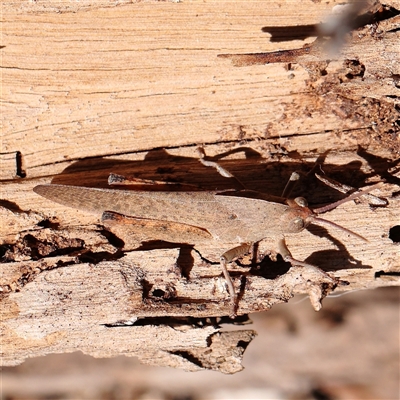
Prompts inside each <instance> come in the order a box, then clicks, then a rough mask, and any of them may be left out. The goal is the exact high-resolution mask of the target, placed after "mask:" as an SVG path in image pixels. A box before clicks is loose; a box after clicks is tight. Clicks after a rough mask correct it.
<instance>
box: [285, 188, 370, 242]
mask: <svg viewBox="0 0 400 400" xmlns="http://www.w3.org/2000/svg"><path fill="white" fill-rule="evenodd" d="M354 197H355V196H354ZM345 201H348V200H347V199H344V200H342V201H340V202H336V203H333V204H330V205H328V206H326V207H323V208H317V209H314V210H312V209H310V208H309V207H308V204H307V200H306V199H305V198H304V197H296V198H295V199H288V201H287V203H288V205H289V208H288V209H287V210H286V211H285V213H284V215H283V216H282V220H283V224H284V225H283V226H284V231H285V232H286V233H297V232H301V231H302V230H303V229H305V228H307V227H308V226H309V225H310V224H315V225H320V226H329V227H335V228H337V229H340V230H341V231H343V232H346V233H347V234H349V235H352V236H355V237H357V238H358V239H361V240H363V241H365V242H368V240H367V239H365V238H364V237H363V236H361V235H359V234H357V233H355V232H353V231H351V230H350V229H347V228H345V227H343V226H340V225H338V224H335V223H334V222H331V221H328V220H326V219H324V218H320V217H319V216H318V215H319V214H323V213H324V212H326V211H329V210H332V209H333V208H336V207H337V206H338V205H340V204H342V203H344V202H345Z"/></svg>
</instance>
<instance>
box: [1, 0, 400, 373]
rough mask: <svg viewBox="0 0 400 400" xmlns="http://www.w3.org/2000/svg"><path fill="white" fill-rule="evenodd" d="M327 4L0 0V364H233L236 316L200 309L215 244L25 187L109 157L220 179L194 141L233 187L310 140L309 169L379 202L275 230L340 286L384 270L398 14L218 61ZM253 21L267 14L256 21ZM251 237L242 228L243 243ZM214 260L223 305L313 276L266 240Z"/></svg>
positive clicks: (300, 286) (206, 299)
mask: <svg viewBox="0 0 400 400" xmlns="http://www.w3.org/2000/svg"><path fill="white" fill-rule="evenodd" d="M335 4H336V3H335V2H330V3H314V2H309V3H305V2H303V3H301V4H299V3H298V2H294V1H283V2H280V3H279V6H276V4H275V3H271V2H268V1H251V2H245V1H243V2H240V6H239V5H238V2H232V1H219V0H218V1H217V0H210V1H206V2H204V1H197V0H193V1H184V2H174V1H171V2H157V1H146V2H131V1H129V2H124V1H123V2H121V1H119V2H118V3H117V2H101V1H96V2H91V1H87V2H84V3H82V2H79V3H77V2H64V3H62V4H61V3H60V2H55V1H43V2H42V1H37V2H32V3H16V2H6V3H4V6H3V20H4V21H3V23H2V30H3V36H2V43H1V46H2V48H1V49H0V51H1V52H2V82H3V87H2V98H3V103H2V115H1V122H2V132H3V135H2V150H1V157H0V161H1V198H2V199H1V202H0V206H1V207H0V213H1V215H0V218H1V221H2V223H1V225H0V228H1V231H0V239H1V242H2V255H3V257H2V268H1V270H2V271H1V287H2V290H3V291H2V300H1V301H2V307H1V310H2V323H1V334H2V343H3V352H4V353H3V356H2V363H3V364H4V365H16V364H18V363H21V362H22V361H23V360H24V359H26V358H28V357H35V356H39V355H44V354H49V353H56V352H57V353H61V352H72V351H76V350H78V349H80V350H82V351H83V352H85V353H88V354H92V355H94V356H97V357H111V356H115V355H118V354H125V355H128V356H137V357H139V358H140V359H141V360H142V361H143V362H146V363H150V364H153V365H170V366H176V367H179V368H184V369H187V370H199V369H215V370H219V371H222V372H224V373H233V372H237V371H239V370H240V369H241V361H240V360H241V357H242V355H243V352H244V349H245V347H246V345H247V343H249V342H250V341H251V339H252V337H253V336H254V332H253V331H251V330H240V331H237V332H234V333H233V332H224V331H223V330H221V328H220V325H219V324H220V323H221V321H223V322H224V323H228V322H229V320H228V319H224V316H225V315H227V312H228V309H229V302H228V301H227V297H226V292H225V290H224V286H223V282H222V281H221V279H220V270H219V266H218V263H217V261H218V257H219V256H220V254H221V250H224V249H221V248H216V247H215V246H214V245H213V244H212V243H211V244H209V245H203V246H202V247H196V246H194V248H191V247H187V246H183V245H182V243H180V242H176V241H173V243H167V242H166V241H164V242H154V241H153V240H152V238H151V237H150V238H149V237H147V236H146V232H147V231H146V229H145V228H144V227H140V228H141V229H137V230H136V231H135V230H133V231H132V230H127V229H126V227H121V226H106V225H103V224H101V223H100V221H99V219H98V218H97V217H96V216H93V215H90V214H86V213H84V212H80V211H76V210H74V209H68V208H65V207H62V206H60V205H57V204H55V203H51V202H49V201H47V200H45V199H43V198H40V197H39V196H37V195H36V194H35V193H33V191H32V188H33V187H34V186H36V185H37V184H40V183H50V182H53V183H59V184H70V185H71V184H72V185H84V186H90V187H107V184H106V182H107V176H108V174H109V173H110V172H114V173H120V174H122V175H133V176H137V177H140V178H144V179H155V180H170V181H178V182H182V183H186V184H193V185H198V186H200V187H202V188H204V189H215V188H222V189H224V188H232V187H235V183H234V182H233V181H232V180H229V179H224V178H222V177H220V176H219V175H218V174H217V172H215V171H213V170H211V171H210V170H209V169H207V168H205V167H204V166H202V165H201V164H200V163H199V162H198V160H197V155H196V147H197V146H198V145H200V144H205V145H206V151H207V154H208V155H209V156H215V157H216V159H217V160H220V162H221V163H222V165H223V166H224V167H226V168H227V169H228V170H230V171H231V172H233V173H234V174H235V175H236V176H238V178H239V179H240V180H241V181H242V182H246V185H247V186H248V187H249V188H250V189H254V190H260V191H263V192H265V193H270V194H274V195H280V193H281V191H282V189H283V186H284V183H285V181H286V180H287V178H288V177H289V176H290V173H291V172H293V171H294V170H300V171H301V172H304V173H307V172H308V171H310V170H311V169H312V167H313V166H314V163H315V161H316V160H317V159H318V158H319V159H320V161H321V162H322V168H323V169H324V172H325V173H326V174H327V175H328V176H331V177H334V178H336V179H337V180H339V181H342V182H344V183H347V184H350V185H352V186H353V187H356V188H358V187H362V186H364V185H365V184H366V183H368V182H369V181H374V180H382V179H385V180H386V183H385V184H384V185H383V186H382V188H381V189H379V190H378V191H377V195H379V196H381V197H384V198H387V199H388V203H389V204H388V206H387V207H379V208H374V209H371V207H370V206H369V205H368V204H367V203H365V202H358V203H359V204H355V203H354V202H353V203H348V204H346V205H343V206H341V207H339V208H338V209H336V210H334V211H332V212H329V213H328V214H327V215H326V217H327V218H329V219H330V220H332V221H334V222H336V223H339V224H341V225H343V226H345V227H348V228H350V229H352V230H354V231H356V232H357V233H359V234H361V235H364V236H366V237H367V238H368V239H369V243H367V244H362V243H360V242H358V241H357V239H353V238H348V237H346V235H343V234H342V233H340V232H335V231H333V230H329V232H327V231H326V230H321V229H315V230H312V231H311V232H305V233H304V235H301V236H293V237H290V238H288V246H289V248H290V249H291V251H292V253H293V255H294V256H295V257H297V258H299V259H302V260H307V261H308V262H312V263H315V264H317V265H319V266H321V267H322V268H324V269H325V270H327V271H329V272H331V273H333V274H334V275H335V276H337V277H339V278H340V279H342V280H344V281H347V282H348V283H349V284H348V285H347V286H342V287H340V288H337V289H340V290H342V291H343V290H358V289H367V288H374V287H379V286H388V285H397V286H398V285H399V283H400V281H399V272H400V264H399V259H400V257H399V245H398V237H397V236H396V235H395V234H394V233H393V232H396V230H395V227H396V226H399V223H400V212H399V210H400V203H399V191H400V189H399V183H400V170H399V154H400V143H399V135H398V132H399V125H398V121H399V111H398V98H399V96H400V94H399V93H400V89H399V85H398V76H399V74H400V72H399V70H398V68H399V67H398V59H399V48H398V46H396V44H397V43H398V42H399V30H398V26H399V19H398V16H396V15H394V16H391V17H390V18H387V19H385V20H382V21H380V22H374V23H373V24H369V25H366V26H364V27H360V29H359V30H357V31H354V32H352V33H351V35H350V37H349V42H348V43H347V44H346V46H345V47H344V48H343V52H342V54H341V56H340V57H337V59H335V60H331V61H327V60H326V57H325V56H324V54H322V53H318V54H317V57H316V58H315V57H314V59H310V58H303V59H301V58H298V59H293V60H291V61H290V62H284V63H281V62H275V63H271V64H268V65H249V66H244V67H240V68H238V67H235V66H234V65H233V64H232V62H231V60H230V59H226V58H221V57H218V55H220V54H244V53H251V54H257V53H271V52H276V51H285V50H292V49H299V48H302V46H304V45H313V43H314V41H315V37H310V36H307V35H303V36H302V35H300V34H299V28H297V31H296V32H297V34H298V36H297V38H296V36H295V37H291V35H292V34H290V35H289V33H290V32H294V31H295V29H294V27H296V26H297V27H298V26H302V27H303V28H301V29H305V30H306V28H305V27H307V26H310V25H313V24H318V23H320V22H321V21H322V20H323V19H324V18H325V15H327V14H328V13H329V12H330V11H331V10H332V7H333V6H334V5H335ZM390 5H391V7H393V9H395V10H396V8H397V10H399V9H400V6H399V4H398V2H391V3H390ZM378 6H379V5H378ZM378 9H379V7H378ZM266 26H267V27H286V28H287V30H286V31H284V32H286V33H285V34H281V36H278V37H273V36H271V34H270V33H268V32H267V31H266V30H265V29H264V30H263V29H262V28H263V27H266ZM275 31H277V30H275ZM288 32H289V33H288ZM300 33H301V32H300ZM289 39H290V40H289ZM161 148H164V149H165V150H160V149H161ZM296 193H297V194H299V195H304V196H305V197H306V198H307V199H308V200H309V202H310V203H311V204H313V205H317V204H325V203H328V202H330V201H334V200H337V199H338V198H340V195H339V194H337V193H335V192H334V191H332V190H331V189H326V188H324V186H322V185H320V184H319V183H317V181H316V180H315V179H314V178H313V176H312V174H311V175H309V176H308V177H306V178H305V179H304V180H303V185H302V187H300V188H299V189H298V192H296ZM270 249H271V244H270V243H268V241H266V242H265V243H264V242H262V243H260V245H259V249H258V254H259V261H261V259H262V258H263V257H264V256H267V255H268V250H270ZM225 250H226V249H225ZM240 262H241V264H243V265H244V266H249V265H250V264H251V259H250V258H244V259H242V260H240ZM230 269H231V270H232V272H233V276H234V278H235V284H236V286H237V288H238V289H239V290H241V299H240V313H241V314H246V313H251V312H255V311H262V310H266V309H268V308H270V307H271V306H273V305H274V304H276V303H278V302H285V301H288V300H289V299H290V298H291V297H292V296H293V295H295V294H296V293H308V294H310V293H311V295H312V291H313V290H314V289H315V288H316V287H318V285H316V286H315V285H314V286H312V285H311V286H312V288H311V289H310V285H309V284H307V282H309V281H314V282H315V280H316V279H317V278H316V277H315V276H314V275H313V274H312V273H311V272H307V271H304V270H303V269H301V268H290V269H289V267H288V265H286V264H285V263H283V262H279V261H278V262H277V263H273V262H271V261H269V258H268V257H266V258H265V260H264V262H263V263H262V264H261V267H260V269H258V270H257V269H255V268H252V269H249V267H244V268H243V267H241V266H239V265H232V266H231V268H230ZM317 280H318V279H317ZM317 283H319V284H321V285H322V283H321V282H317ZM321 285H320V286H321ZM337 289H336V290H337ZM322 294H323V295H324V294H326V293H322ZM171 299H175V300H174V301H172V300H171ZM176 299H177V300H176ZM214 317H217V319H213V318H214ZM137 318H138V319H137ZM218 318H222V320H220V319H218ZM243 318H244V319H245V317H243ZM136 319H137V320H136ZM135 321H136V322H135ZM134 322H135V323H134ZM132 324H133V325H132ZM155 338H157V339H155ZM245 344H246V345H245Z"/></svg>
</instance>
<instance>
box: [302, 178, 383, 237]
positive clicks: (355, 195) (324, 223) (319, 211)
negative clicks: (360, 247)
mask: <svg viewBox="0 0 400 400" xmlns="http://www.w3.org/2000/svg"><path fill="white" fill-rule="evenodd" d="M382 183H383V182H379V183H377V184H375V185H372V186H370V187H368V188H366V189H364V190H361V191H359V192H356V193H353V194H351V195H350V196H347V197H346V198H344V199H342V200H339V201H335V202H334V203H331V204H328V205H326V206H324V207H318V208H314V209H313V210H312V211H313V213H314V215H311V216H310V217H309V218H310V222H311V223H314V224H315V225H320V226H331V227H334V228H337V229H340V230H341V231H343V232H346V233H347V234H349V235H352V236H355V237H356V238H358V239H360V240H363V241H364V242H368V239H366V238H365V237H364V236H361V235H359V234H358V233H355V232H353V231H351V230H350V229H347V228H345V227H343V226H340V225H338V224H335V223H334V222H331V221H328V220H326V219H324V218H320V217H318V215H319V214H324V213H326V212H327V211H330V210H333V209H334V208H336V207H338V206H340V205H342V204H344V203H347V202H348V201H351V200H354V199H357V198H359V197H360V196H363V195H364V194H367V193H369V192H371V191H372V190H374V189H376V188H378V187H380V186H381V185H382Z"/></svg>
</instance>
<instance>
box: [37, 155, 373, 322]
mask: <svg viewBox="0 0 400 400" xmlns="http://www.w3.org/2000/svg"><path fill="white" fill-rule="evenodd" d="M200 161H201V162H202V163H203V164H204V165H206V166H211V167H215V168H216V169H217V170H218V172H219V173H220V174H221V175H223V176H225V177H232V175H231V174H230V173H229V172H228V171H226V170H225V169H224V168H222V167H221V166H220V165H219V164H217V163H215V162H211V161H206V160H205V159H204V156H203V157H202V158H201V159H200ZM297 179H298V175H296V174H292V177H291V180H290V181H289V183H290V184H289V185H287V188H286V189H285V190H284V193H283V195H282V197H277V196H270V195H265V194H263V193H259V192H256V191H251V190H239V191H225V192H218V191H214V192H213V191H203V192H202V191H185V192H173V191H171V192H167V191H158V192H155V191H132V190H114V189H96V188H87V187H79V186H65V185H51V184H50V185H39V186H36V187H35V188H34V189H33V190H34V191H35V192H36V193H38V194H40V195H41V196H43V197H45V198H47V199H50V200H52V201H54V202H57V203H60V204H63V205H66V206H68V207H73V208H77V209H80V210H83V211H88V212H94V213H99V214H102V215H103V220H110V219H114V220H117V221H120V222H123V221H122V220H123V219H124V218H125V223H134V221H135V219H136V220H137V219H144V220H151V221H159V222H162V221H169V222H175V223H179V224H184V225H186V226H189V227H197V228H201V229H202V230H205V231H207V232H208V233H209V234H210V237H211V239H212V240H216V241H220V242H223V243H228V242H233V243H235V242H237V243H238V244H239V245H238V246H237V247H234V248H232V249H229V250H227V251H225V252H224V253H223V254H222V256H221V257H220V264H221V268H222V272H223V274H224V277H225V280H226V283H227V287H228V292H229V295H230V303H231V314H230V315H231V317H234V316H236V307H237V296H236V292H235V288H234V285H233V282H232V278H231V276H230V275H229V272H228V269H227V264H228V263H230V262H231V261H233V260H234V259H235V258H237V257H239V256H241V255H243V254H245V253H247V252H248V251H249V250H250V247H251V245H252V244H254V243H256V242H259V241H261V240H262V239H264V238H266V237H269V238H276V242H277V248H278V253H279V254H280V255H281V256H282V258H283V259H284V260H285V261H287V262H290V263H291V264H292V265H293V266H302V267H307V268H312V269H314V270H316V271H318V272H319V273H321V274H322V275H323V276H324V277H325V278H327V279H328V280H329V281H330V282H331V283H332V286H336V285H337V284H338V283H339V280H338V279H336V278H334V277H332V276H330V275H329V274H327V273H326V272H325V271H323V270H321V269H320V268H319V267H317V266H315V265H312V264H308V263H306V262H303V261H300V260H296V259H295V258H293V257H292V255H291V253H290V251H289V249H288V247H287V245H286V242H285V236H286V235H290V234H294V233H299V232H301V231H302V230H303V229H305V228H307V227H308V226H309V225H310V224H317V225H324V226H330V227H335V228H339V229H341V230H342V231H344V232H346V233H347V234H350V235H353V236H355V237H357V238H359V239H361V240H364V241H367V240H366V239H364V238H363V237H362V236H360V235H358V234H357V233H354V232H352V231H350V230H348V229H346V228H344V227H341V226H339V225H337V224H335V223H333V222H330V221H327V220H325V219H322V218H320V217H318V215H319V214H322V213H325V212H327V211H329V210H332V209H333V208H336V207H337V206H339V205H340V204H342V203H344V202H347V201H350V200H353V199H355V198H358V197H360V196H362V195H364V194H366V193H368V192H370V191H371V190H373V189H374V188H376V186H377V185H374V186H371V187H369V188H367V189H365V190H364V191H359V192H356V193H353V194H351V195H349V196H348V197H346V198H344V199H343V200H340V201H338V202H335V203H333V204H329V205H327V206H325V207H321V208H314V209H310V208H309V207H308V205H307V201H306V200H305V199H304V198H303V197H296V198H294V199H291V198H287V193H288V192H289V191H290V186H291V185H292V183H293V182H294V181H296V180H297ZM138 182H139V183H143V182H144V181H141V180H137V179H136V184H137V183H138ZM109 183H112V184H116V183H117V184H121V183H122V184H124V183H125V184H132V181H129V179H123V178H121V177H119V176H116V175H113V174H111V175H110V179H109ZM133 183H135V182H133ZM146 183H148V182H146ZM120 214H122V215H120ZM124 216H126V217H124ZM132 217H134V218H132ZM129 220H131V222H129ZM155 239H157V238H155Z"/></svg>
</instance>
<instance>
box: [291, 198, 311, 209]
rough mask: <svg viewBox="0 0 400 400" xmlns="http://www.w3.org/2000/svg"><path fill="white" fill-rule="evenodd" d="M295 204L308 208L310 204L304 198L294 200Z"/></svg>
mask: <svg viewBox="0 0 400 400" xmlns="http://www.w3.org/2000/svg"><path fill="white" fill-rule="evenodd" d="M294 202H295V203H296V204H297V205H298V206H300V207H307V206H308V202H307V200H306V199H305V198H304V197H296V198H295V199H294Z"/></svg>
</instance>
